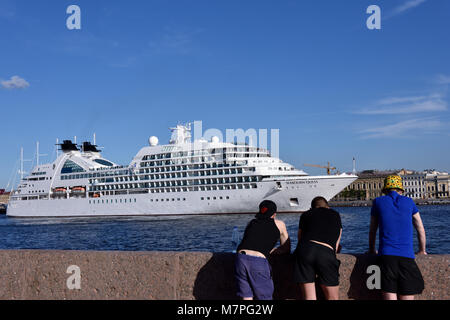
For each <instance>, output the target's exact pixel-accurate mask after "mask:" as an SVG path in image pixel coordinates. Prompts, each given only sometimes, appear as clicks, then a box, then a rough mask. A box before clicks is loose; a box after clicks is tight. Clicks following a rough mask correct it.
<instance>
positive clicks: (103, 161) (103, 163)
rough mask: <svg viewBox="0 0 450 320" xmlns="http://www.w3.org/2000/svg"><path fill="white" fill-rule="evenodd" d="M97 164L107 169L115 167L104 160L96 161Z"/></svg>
mask: <svg viewBox="0 0 450 320" xmlns="http://www.w3.org/2000/svg"><path fill="white" fill-rule="evenodd" d="M94 161H95V162H97V163H98V164H101V165H103V166H107V167H112V166H114V165H113V164H112V163H111V162H109V161H106V160H104V159H94Z"/></svg>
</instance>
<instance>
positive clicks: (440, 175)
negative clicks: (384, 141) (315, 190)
mask: <svg viewBox="0 0 450 320" xmlns="http://www.w3.org/2000/svg"><path fill="white" fill-rule="evenodd" d="M391 174H398V175H400V176H401V177H402V180H403V188H404V189H405V195H406V196H408V197H410V198H413V199H439V198H449V197H450V192H449V190H450V176H449V174H448V173H447V172H438V171H435V170H426V171H423V172H416V171H412V170H405V169H402V170H394V171H378V170H365V171H362V172H359V173H357V175H358V179H357V180H355V181H354V182H353V183H352V184H350V185H349V186H348V187H347V188H345V189H344V190H342V191H341V192H340V193H339V194H338V195H337V196H336V197H334V200H338V201H346V200H347V201H352V200H366V201H370V200H373V199H375V198H377V197H379V196H381V195H382V190H383V185H384V179H385V178H386V177H387V176H388V175H391Z"/></svg>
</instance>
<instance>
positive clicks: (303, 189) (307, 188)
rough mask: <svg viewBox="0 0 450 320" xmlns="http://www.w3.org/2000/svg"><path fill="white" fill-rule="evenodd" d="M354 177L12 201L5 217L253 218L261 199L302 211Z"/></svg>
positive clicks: (284, 209) (284, 210) (280, 207)
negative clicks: (313, 201) (244, 187)
mask: <svg viewBox="0 0 450 320" xmlns="http://www.w3.org/2000/svg"><path fill="white" fill-rule="evenodd" d="M355 179H356V177H355V176H349V175H336V176H317V177H314V176H305V177H298V178H295V179H289V180H282V179H280V180H272V181H261V182H258V183H257V188H250V189H235V190H214V191H202V192H191V191H189V192H176V193H170V192H169V193H144V194H132V193H129V194H124V195H111V196H108V195H103V196H102V197H100V198H88V197H86V198H70V199H39V200H28V201H13V202H11V203H10V204H9V206H8V211H7V215H8V216H10V217H91V216H152V215H155V216H157V215H199V214H200V215H202V214H203V215H207V214H235V213H237V214H247V213H248V214H254V213H256V212H257V210H258V205H259V203H260V202H261V201H263V200H272V201H274V202H275V203H276V205H277V207H278V212H279V213H296V212H304V211H306V210H308V209H309V208H310V204H311V200H312V199H313V198H315V197H316V196H323V197H325V198H326V199H327V200H329V199H331V198H333V197H334V196H335V195H336V194H337V193H339V192H340V191H341V190H342V189H344V188H345V187H346V186H348V185H349V184H350V183H351V182H353V181H354V180H355Z"/></svg>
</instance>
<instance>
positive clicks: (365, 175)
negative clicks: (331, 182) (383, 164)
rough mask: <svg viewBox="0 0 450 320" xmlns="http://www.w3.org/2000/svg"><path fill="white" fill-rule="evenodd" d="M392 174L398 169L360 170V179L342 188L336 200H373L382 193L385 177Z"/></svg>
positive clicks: (396, 172)
mask: <svg viewBox="0 0 450 320" xmlns="http://www.w3.org/2000/svg"><path fill="white" fill-rule="evenodd" d="M390 174H398V171H378V170H365V171H362V172H358V173H357V175H358V179H357V180H355V181H354V182H353V183H351V184H350V185H349V186H348V187H347V188H345V189H344V190H342V191H341V192H340V193H339V194H338V195H337V196H336V197H335V198H334V200H341V201H342V200H344V201H345V200H349V201H351V200H373V199H375V198H377V197H379V196H381V195H382V190H383V185H384V179H385V178H386V177H387V176H388V175H390Z"/></svg>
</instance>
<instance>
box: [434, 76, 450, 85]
mask: <svg viewBox="0 0 450 320" xmlns="http://www.w3.org/2000/svg"><path fill="white" fill-rule="evenodd" d="M436 82H437V83H438V84H450V76H447V75H444V74H440V75H438V76H437V77H436Z"/></svg>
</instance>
